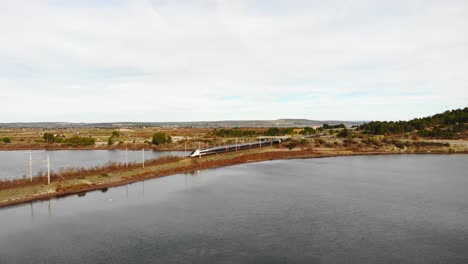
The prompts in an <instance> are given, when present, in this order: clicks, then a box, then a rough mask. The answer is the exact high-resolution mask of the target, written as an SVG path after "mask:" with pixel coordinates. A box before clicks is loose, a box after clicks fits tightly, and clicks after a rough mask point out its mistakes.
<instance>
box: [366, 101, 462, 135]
mask: <svg viewBox="0 0 468 264" xmlns="http://www.w3.org/2000/svg"><path fill="white" fill-rule="evenodd" d="M467 128H468V107H465V108H463V109H455V110H451V111H445V112H444V113H440V114H436V115H433V116H428V117H423V118H415V119H412V120H410V121H396V122H394V121H390V122H387V121H372V122H369V123H367V124H363V125H361V126H359V127H358V130H361V131H363V132H364V133H368V134H373V135H385V134H401V133H409V132H415V131H417V132H418V134H419V135H420V136H423V137H441V138H451V137H454V136H455V135H456V134H457V133H460V132H463V131H465V130H466V129H467Z"/></svg>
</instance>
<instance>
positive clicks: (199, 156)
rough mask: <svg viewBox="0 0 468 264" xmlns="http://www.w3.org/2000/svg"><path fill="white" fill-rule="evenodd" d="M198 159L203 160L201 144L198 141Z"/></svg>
mask: <svg viewBox="0 0 468 264" xmlns="http://www.w3.org/2000/svg"><path fill="white" fill-rule="evenodd" d="M198 158H199V159H201V143H200V141H198Z"/></svg>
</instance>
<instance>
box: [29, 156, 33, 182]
mask: <svg viewBox="0 0 468 264" xmlns="http://www.w3.org/2000/svg"><path fill="white" fill-rule="evenodd" d="M29 181H30V182H32V152H29Z"/></svg>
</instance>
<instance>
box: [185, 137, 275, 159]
mask: <svg viewBox="0 0 468 264" xmlns="http://www.w3.org/2000/svg"><path fill="white" fill-rule="evenodd" d="M279 143H281V139H274V140H268V141H256V142H250V143H242V144H236V145H227V146H218V147H214V148H207V149H196V150H194V151H193V152H192V153H190V157H199V156H205V155H210V154H217V153H224V152H229V151H236V150H244V149H250V148H260V147H267V146H272V145H276V144H279Z"/></svg>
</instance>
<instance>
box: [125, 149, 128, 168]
mask: <svg viewBox="0 0 468 264" xmlns="http://www.w3.org/2000/svg"><path fill="white" fill-rule="evenodd" d="M125 167H128V148H125Z"/></svg>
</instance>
